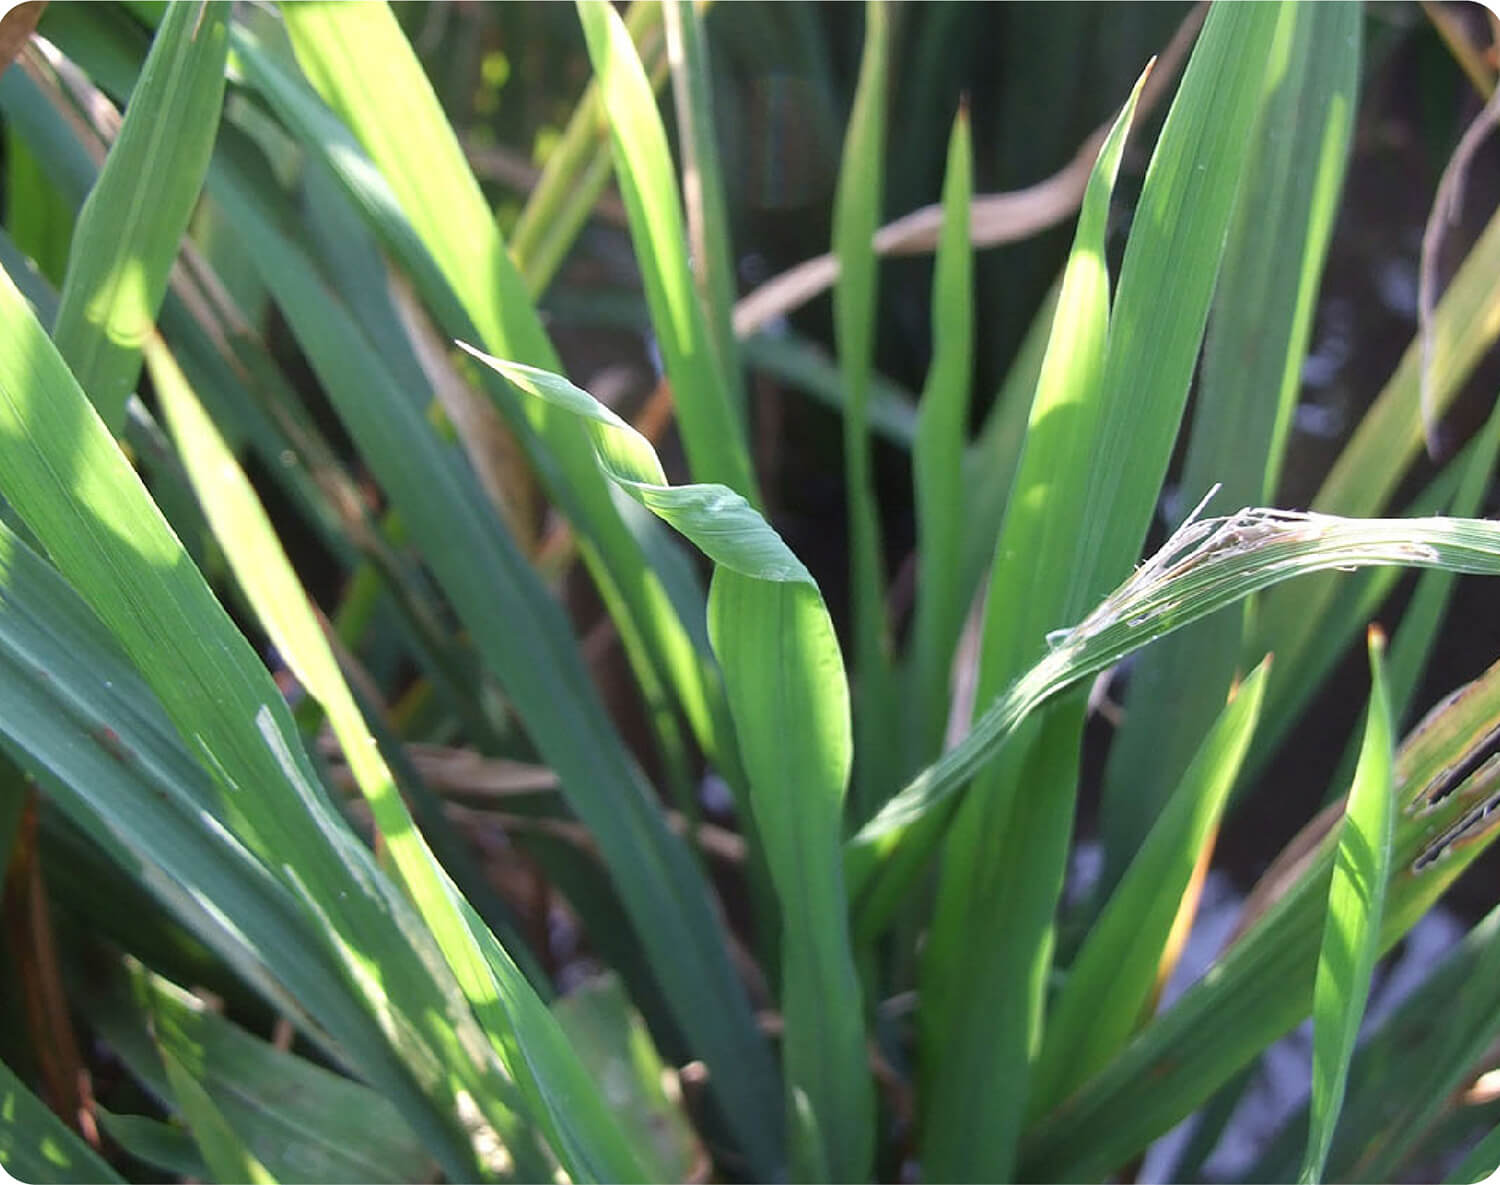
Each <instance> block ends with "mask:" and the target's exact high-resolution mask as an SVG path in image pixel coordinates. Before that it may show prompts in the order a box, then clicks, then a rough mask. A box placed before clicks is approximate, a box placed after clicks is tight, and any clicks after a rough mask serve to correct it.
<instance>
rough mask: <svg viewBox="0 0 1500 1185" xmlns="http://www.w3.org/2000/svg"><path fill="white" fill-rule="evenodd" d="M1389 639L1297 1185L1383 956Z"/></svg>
mask: <svg viewBox="0 0 1500 1185" xmlns="http://www.w3.org/2000/svg"><path fill="white" fill-rule="evenodd" d="M1384 652H1385V638H1384V636H1383V635H1382V634H1381V633H1380V632H1379V631H1378V630H1375V629H1371V631H1370V673H1371V680H1372V687H1371V691H1370V707H1369V712H1368V715H1367V717H1366V720H1365V739H1364V743H1363V745H1362V747H1361V749H1360V756H1359V764H1358V766H1357V767H1356V768H1355V772H1354V784H1353V786H1351V787H1350V790H1349V801H1348V805H1347V807H1346V808H1345V812H1344V823H1343V827H1342V828H1341V829H1340V832H1339V841H1338V850H1337V853H1336V855H1335V859H1334V865H1333V883H1332V885H1331V886H1330V888H1329V892H1328V915H1327V921H1326V924H1325V927H1324V931H1323V943H1322V949H1321V951H1320V953H1319V955H1318V975H1317V981H1316V983H1315V985H1314V988H1313V1084H1312V1101H1311V1107H1310V1111H1309V1116H1310V1123H1309V1131H1308V1142H1307V1156H1306V1158H1305V1159H1304V1160H1303V1162H1302V1171H1301V1173H1300V1174H1299V1180H1301V1181H1303V1182H1304V1183H1309V1185H1312V1183H1315V1182H1317V1181H1320V1180H1322V1176H1323V1167H1324V1165H1325V1164H1326V1162H1327V1160H1328V1150H1329V1148H1330V1147H1331V1146H1332V1144H1333V1130H1334V1126H1335V1124H1337V1122H1338V1117H1339V1112H1340V1111H1341V1110H1342V1108H1343V1105H1344V1092H1345V1089H1346V1087H1347V1084H1348V1078H1349V1061H1350V1059H1351V1058H1352V1057H1353V1056H1354V1045H1355V1042H1356V1041H1357V1040H1358V1037H1359V1025H1360V1021H1361V1019H1362V1018H1363V1016H1364V1011H1365V1001H1366V1000H1367V999H1368V998H1369V994H1370V977H1371V975H1372V974H1373V972H1374V969H1375V959H1376V956H1377V955H1378V954H1379V951H1380V949H1381V942H1380V939H1381V914H1382V912H1383V910H1384V904H1385V893H1386V882H1387V880H1388V879H1389V874H1390V866H1391V849H1392V836H1393V832H1394V822H1393V819H1394V815H1395V802H1394V794H1393V793H1392V768H1391V767H1392V764H1393V760H1394V752H1393V750H1394V744H1393V741H1392V739H1391V732H1392V727H1391V711H1390V703H1389V700H1388V696H1387V692H1386V687H1385V672H1384V669H1383V663H1382V659H1383V657H1384Z"/></svg>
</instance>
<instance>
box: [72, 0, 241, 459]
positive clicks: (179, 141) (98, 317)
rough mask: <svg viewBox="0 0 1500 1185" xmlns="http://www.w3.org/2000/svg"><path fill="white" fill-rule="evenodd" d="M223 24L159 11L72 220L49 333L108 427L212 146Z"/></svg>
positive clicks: (223, 12) (206, 8) (189, 13)
mask: <svg viewBox="0 0 1500 1185" xmlns="http://www.w3.org/2000/svg"><path fill="white" fill-rule="evenodd" d="M228 21H229V10H228V8H226V7H225V6H223V5H213V4H211V5H198V6H194V5H191V4H179V5H175V6H173V7H172V8H170V9H169V10H168V12H167V16H166V19H165V20H164V21H163V22H162V26H161V28H160V29H159V30H158V32H157V35H156V40H155V42H154V43H153V44H152V47H151V53H150V54H149V55H148V56H147V58H146V65H145V68H144V70H143V72H142V78H141V82H140V84H139V85H138V86H137V87H136V89H135V92H134V94H133V96H132V98H131V102H130V106H129V107H128V108H127V110H126V112H125V121H124V123H123V124H122V125H121V127H120V134H119V136H118V137H117V138H116V140H115V144H114V147H113V148H112V149H111V150H110V154H109V156H108V157H107V158H106V160H105V162H104V169H103V171H102V172H101V173H100V176H99V182H98V184H97V185H95V186H94V189H93V192H92V193H91V194H90V195H89V199H88V201H86V202H85V203H84V207H83V211H82V212H81V213H80V214H79V216H78V227H77V230H76V231H75V232H74V236H73V250H72V254H71V255H70V257H69V263H68V275H67V280H66V281H65V283H64V284H63V291H62V305H61V307H60V308H59V309H58V313H57V324H56V326H55V327H54V328H53V335H54V339H55V340H56V342H57V346H58V349H59V350H61V351H62V353H63V356H64V357H66V358H67V359H68V360H69V361H70V363H71V365H72V369H73V372H74V373H75V374H76V375H77V376H78V378H79V381H80V382H81V383H83V384H84V387H85V389H86V390H87V391H88V393H89V397H90V398H91V399H93V401H94V403H95V406H96V407H98V409H99V414H100V415H101V416H102V417H103V418H104V421H105V423H107V424H109V425H110V427H111V428H113V429H115V430H117V431H118V430H119V428H120V427H121V426H122V425H123V423H124V416H125V400H126V398H127V397H128V396H129V394H130V392H131V391H132V390H133V389H134V386H135V376H136V374H137V373H138V371H139V369H140V351H141V347H142V346H143V345H144V344H145V340H146V335H147V334H148V333H149V332H150V331H151V328H152V326H153V325H154V324H155V322H156V313H157V308H158V306H159V305H160V304H161V298H162V294H163V293H164V292H165V290H166V286H167V274H168V272H169V271H170V270H171V267H172V262H173V260H174V259H176V257H177V248H178V243H179V241H180V239H181V238H182V233H183V231H184V230H185V229H186V228H187V221H188V216H189V215H190V214H191V213H192V210H193V206H194V204H195V203H196V202H197V200H198V191H199V189H200V188H201V186H202V184H203V174H204V171H205V170H206V169H207V167H208V158H209V154H210V152H212V150H213V143H214V135H215V133H216V132H217V130H218V123H219V120H218V115H219V107H220V105H221V103H222V102H223V97H224V63H225V58H226V54H227V52H228Z"/></svg>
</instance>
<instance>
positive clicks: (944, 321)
mask: <svg viewBox="0 0 1500 1185" xmlns="http://www.w3.org/2000/svg"><path fill="white" fill-rule="evenodd" d="M972 174H973V147H972V145H971V143H970V136H969V113H968V109H967V108H963V109H961V110H960V111H959V113H958V118H957V119H956V120H954V122H953V132H952V135H951V137H950V139H949V142H948V172H947V179H946V181H945V182H944V184H943V232H942V239H941V241H940V242H939V243H938V253H937V266H936V269H935V271H934V273H933V278H932V343H933V346H932V349H933V356H932V365H931V367H930V368H929V369H928V372H927V385H926V387H925V388H924V389H923V391H922V404H921V409H920V411H919V413H918V418H917V439H916V441H915V443H914V445H913V447H912V479H913V483H914V487H915V494H916V502H917V610H916V620H915V622H914V624H913V626H912V630H913V640H912V679H911V685H910V692H909V694H910V695H911V697H912V699H913V701H914V702H915V704H916V712H915V713H914V715H913V720H912V722H911V723H912V732H913V736H914V742H913V745H912V758H911V759H909V760H908V762H907V763H906V764H907V766H908V767H911V768H915V767H916V766H918V765H920V764H921V763H922V762H924V761H927V760H929V759H930V758H931V757H932V756H934V755H935V754H936V752H937V750H938V747H939V745H940V743H941V741H942V735H943V728H944V725H946V723H947V720H948V672H949V668H950V667H951V665H952V662H953V648H954V647H955V646H956V645H957V644H958V635H959V630H960V628H961V627H962V624H963V618H964V613H965V611H966V610H967V607H968V606H967V604H966V601H967V597H966V596H965V595H964V589H963V586H962V582H961V576H960V572H961V565H960V556H961V552H962V542H963V530H964V520H965V512H964V507H965V505H966V499H965V497H964V493H965V489H964V466H963V459H964V458H963V452H964V440H965V437H966V436H967V430H968V419H969V414H968V413H969V388H970V382H969V378H970V374H971V372H972V369H973V355H974V297H973V282H974V258H973V250H972V248H971V247H970V246H969V200H970V198H971V197H972V195H973V176H972Z"/></svg>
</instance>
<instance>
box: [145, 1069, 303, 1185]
mask: <svg viewBox="0 0 1500 1185" xmlns="http://www.w3.org/2000/svg"><path fill="white" fill-rule="evenodd" d="M160 1052H161V1060H162V1065H164V1066H165V1067H166V1071H167V1079H168V1081H169V1082H170V1083H171V1084H172V1093H173V1094H174V1095H175V1096H176V1098H177V1105H178V1107H179V1108H181V1110H182V1113H183V1115H184V1116H185V1117H186V1119H187V1125H188V1130H189V1131H191V1132H192V1133H193V1139H194V1140H195V1141H196V1142H197V1145H198V1150H199V1151H200V1152H202V1153H203V1160H204V1162H205V1163H206V1164H207V1165H208V1169H209V1172H210V1173H212V1174H213V1177H214V1179H215V1180H217V1181H245V1182H248V1183H249V1185H276V1178H275V1177H273V1176H271V1174H270V1173H269V1172H268V1171H267V1169H266V1166H265V1165H263V1164H261V1162H260V1161H259V1160H257V1159H256V1157H255V1154H254V1153H253V1152H251V1151H250V1149H248V1148H246V1147H245V1144H244V1141H242V1140H241V1139H240V1138H239V1136H238V1135H237V1134H236V1133H235V1130H234V1129H233V1128H232V1127H230V1126H229V1124H228V1123H226V1122H225V1120H224V1116H223V1115H222V1114H221V1113H220V1111H219V1108H218V1107H217V1106H215V1105H214V1101H213V1098H212V1097H211V1096H210V1095H209V1093H208V1092H207V1091H206V1090H204V1089H203V1087H202V1085H201V1084H200V1083H199V1082H198V1080H197V1079H196V1078H194V1077H193V1076H192V1075H191V1074H190V1073H188V1071H187V1068H186V1067H185V1066H183V1064H182V1062H181V1061H179V1060H178V1058H177V1056H176V1054H175V1053H174V1052H173V1051H172V1050H171V1049H169V1048H168V1047H167V1046H166V1045H165V1044H163V1045H162V1047H161V1050H160Z"/></svg>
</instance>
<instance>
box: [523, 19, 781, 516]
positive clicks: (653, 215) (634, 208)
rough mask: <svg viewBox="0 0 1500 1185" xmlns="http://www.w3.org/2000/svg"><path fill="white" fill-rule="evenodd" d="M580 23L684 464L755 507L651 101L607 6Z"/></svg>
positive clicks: (738, 425) (718, 344) (625, 34)
mask: <svg viewBox="0 0 1500 1185" xmlns="http://www.w3.org/2000/svg"><path fill="white" fill-rule="evenodd" d="M578 17H579V20H580V21H581V22H582V24H583V32H584V38H585V40H586V41H587V42H588V49H589V57H590V59H591V60H592V62H593V64H594V73H595V76H596V77H597V78H598V80H599V84H600V96H601V100H602V103H603V107H604V113H605V116H606V118H607V119H608V120H609V126H610V137H611V142H612V144H613V146H614V157H615V176H616V177H617V179H618V180H619V183H620V193H621V196H622V197H623V198H624V200H625V208H626V211H627V212H628V214H629V218H630V229H631V237H632V239H633V240H634V242H635V245H636V258H637V259H638V260H639V262H640V267H641V278H642V280H643V281H644V283H645V288H646V301H647V304H648V305H649V306H650V308H651V321H652V325H653V328H654V330H655V333H656V340H657V341H658V343H659V344H660V346H661V352H662V357H663V360H664V362H665V368H666V372H667V377H668V379H669V380H670V381H671V384H672V394H673V399H674V403H675V405H676V408H677V419H678V423H679V425H680V426H681V428H682V439H683V444H684V446H685V448H686V450H687V454H688V461H689V466H690V468H691V470H692V472H693V475H694V477H696V478H697V479H698V480H700V481H705V482H717V483H720V484H722V485H726V486H728V487H729V488H730V489H732V490H734V491H736V492H737V493H739V494H741V495H743V496H744V497H746V498H748V499H749V500H750V501H752V502H759V500H760V496H759V493H758V490H759V486H758V484H757V482H756V480H755V474H754V471H753V469H752V467H751V464H750V453H749V449H748V447H747V445H746V442H745V429H744V425H743V423H742V421H741V420H740V419H739V416H738V414H737V412H736V409H735V408H734V405H733V397H732V396H731V395H730V394H729V386H730V384H729V380H728V379H727V378H726V377H725V368H726V367H727V366H728V365H729V364H730V362H731V361H732V358H728V357H722V356H721V354H722V352H723V350H724V349H725V348H726V346H727V343H725V342H723V341H722V340H716V337H715V335H714V334H713V333H711V332H710V329H709V325H708V322H707V319H706V316H705V314H704V311H703V309H702V307H701V306H700V304H699V301H698V292H697V289H696V288H695V286H694V283H693V273H692V269H691V268H690V267H689V265H688V258H687V241H688V239H687V231H686V229H685V227H684V224H683V213H682V203H681V200H680V198H679V196H678V192H677V181H676V173H675V171H674V169H673V167H672V156H671V152H670V151H669V149H668V148H667V135H666V130H665V128H664V127H663V126H662V122H661V116H660V115H659V114H658V112H657V108H656V95H655V93H654V92H653V90H652V88H651V84H650V82H649V80H648V79H647V78H646V72H645V70H644V69H643V68H642V66H641V62H640V58H639V57H638V56H637V55H636V51H635V45H634V43H633V42H632V41H631V39H630V33H629V31H628V30H627V29H626V28H625V23H624V21H623V20H622V19H621V18H620V16H619V14H618V13H616V12H615V10H614V9H613V7H611V6H610V5H607V4H593V3H589V2H588V0H583V2H582V3H580V4H579V5H578ZM512 356H514V355H512Z"/></svg>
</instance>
